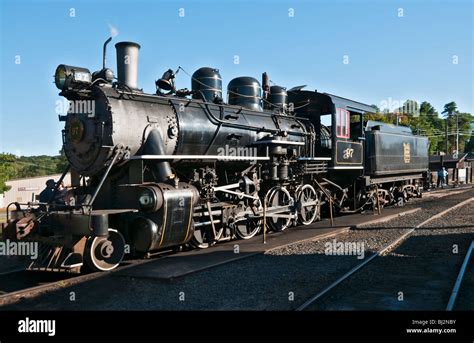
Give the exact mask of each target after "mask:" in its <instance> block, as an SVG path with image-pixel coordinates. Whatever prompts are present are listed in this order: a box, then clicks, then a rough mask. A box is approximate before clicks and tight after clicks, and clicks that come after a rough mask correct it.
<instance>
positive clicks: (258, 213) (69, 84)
mask: <svg viewBox="0 0 474 343" xmlns="http://www.w3.org/2000/svg"><path fill="white" fill-rule="evenodd" d="M109 41H110V39H109V40H108V41H107V42H106V43H105V44H104V65H103V69H102V70H100V71H97V72H94V73H91V72H90V71H89V70H88V69H85V68H78V67H72V66H67V65H60V66H58V68H57V70H56V74H55V83H56V85H57V87H58V88H59V89H60V90H61V93H60V95H62V96H64V97H65V98H66V99H68V100H69V101H70V103H71V104H72V106H71V107H70V108H71V109H72V110H70V111H69V112H68V113H67V115H64V116H60V118H59V119H60V120H61V121H64V122H65V128H64V130H63V131H62V137H63V149H64V152H65V154H66V156H67V159H68V160H69V162H70V168H68V170H66V171H65V172H64V174H63V177H64V176H65V175H66V173H67V172H69V171H70V173H71V180H72V188H71V189H70V190H69V191H68V192H67V193H66V194H65V195H64V198H63V199H62V201H50V202H46V203H36V204H32V203H30V204H28V207H27V208H21V204H15V205H16V208H15V210H13V211H9V221H8V223H7V224H6V225H5V227H4V236H5V237H6V238H10V239H16V240H28V241H35V242H39V243H40V244H41V247H42V248H41V254H40V257H39V258H38V259H37V260H35V261H33V262H32V263H31V264H30V265H29V269H36V270H38V269H40V270H52V271H79V270H80V269H81V267H82V266H83V265H84V266H87V267H89V268H92V269H93V270H101V271H107V270H111V269H113V268H115V267H116V266H117V265H118V264H119V263H120V262H121V261H122V259H123V258H124V255H125V254H127V253H130V254H134V255H141V256H145V255H147V254H150V253H153V252H155V251H161V250H165V249H172V248H177V247H183V246H194V247H199V248H206V247H209V246H211V245H213V244H215V243H216V242H220V241H225V240H231V239H234V238H240V239H249V238H251V237H253V236H255V235H256V234H257V233H258V232H259V231H261V230H262V228H268V229H270V230H273V231H283V230H285V229H287V228H288V227H291V226H294V225H309V224H311V223H313V222H314V221H317V220H319V219H320V216H321V213H327V214H328V215H330V216H332V215H333V214H334V215H336V214H342V213H354V212H357V211H361V210H364V209H375V208H377V209H380V208H381V207H383V206H386V205H389V204H393V203H397V204H399V205H402V204H403V202H404V201H406V200H407V199H408V198H410V197H413V196H420V195H421V191H422V187H423V183H424V178H425V177H426V175H427V171H428V141H427V139H426V138H423V137H418V136H414V135H413V134H412V132H411V131H410V130H409V129H408V128H405V127H400V126H391V125H387V124H383V123H378V122H370V121H369V122H364V113H367V112H375V109H374V108H373V107H371V106H368V105H365V104H362V103H359V102H356V101H352V100H349V99H345V98H342V97H339V96H335V95H331V94H327V93H319V92H317V91H307V90H303V88H304V87H295V88H292V89H289V90H286V89H285V88H283V87H280V86H276V85H273V86H270V84H269V79H268V76H267V74H266V73H264V74H263V77H262V85H261V84H260V83H259V82H258V81H257V80H256V79H254V78H252V77H237V78H235V79H233V80H232V81H230V83H229V84H228V87H227V92H228V98H227V103H225V102H224V100H223V97H222V79H221V76H220V74H219V71H218V70H217V69H214V68H200V69H198V70H197V71H196V72H195V73H194V74H193V75H192V78H191V80H192V89H191V90H188V89H176V87H175V83H174V78H175V75H176V72H174V71H173V70H168V71H167V72H165V73H164V74H163V76H162V78H160V79H159V80H158V81H156V87H157V91H156V94H146V93H144V92H143V91H142V90H141V89H139V87H138V84H137V71H138V52H139V49H140V46H139V45H138V44H136V43H132V42H121V43H118V44H116V51H117V69H118V71H117V72H118V77H117V79H116V80H117V81H114V79H115V78H114V74H113V72H112V71H111V70H110V69H108V68H106V66H105V50H106V45H107V43H108V42H109ZM180 69H181V68H180ZM180 69H178V71H179V70H180ZM183 72H184V70H183ZM86 109H88V110H86ZM63 177H62V178H63ZM62 178H61V180H62ZM61 180H59V182H58V184H59V183H60V181H61ZM54 191H55V192H58V189H57V187H56V189H55V190H54Z"/></svg>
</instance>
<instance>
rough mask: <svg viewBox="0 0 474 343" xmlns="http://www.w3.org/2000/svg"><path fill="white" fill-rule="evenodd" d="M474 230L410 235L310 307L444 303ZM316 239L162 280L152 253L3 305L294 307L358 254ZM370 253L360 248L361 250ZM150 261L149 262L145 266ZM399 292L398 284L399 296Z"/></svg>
mask: <svg viewBox="0 0 474 343" xmlns="http://www.w3.org/2000/svg"><path fill="white" fill-rule="evenodd" d="M473 238H474V233H473V234H471V233H460V234H454V233H453V234H439V235H438V234H436V235H427V236H411V237H409V238H408V239H407V240H406V241H405V242H403V243H402V244H401V245H400V246H399V247H398V248H396V249H395V251H394V252H393V254H390V255H387V256H383V257H381V258H379V259H376V260H374V262H373V263H371V264H369V265H368V266H367V267H365V268H363V269H362V270H360V272H359V273H357V274H356V275H354V276H353V277H352V278H350V279H349V280H346V281H345V282H344V283H342V284H341V285H339V286H338V287H337V288H336V289H334V290H333V291H331V292H330V293H329V294H328V296H327V297H326V298H324V299H323V300H321V302H319V303H318V304H317V305H316V306H314V307H313V308H312V309H315V310H318V309H323V310H443V309H444V308H445V306H446V304H447V302H448V299H449V295H450V292H451V290H452V287H453V285H454V282H455V280H456V277H457V274H458V272H459V269H460V267H461V264H462V261H463V259H464V255H465V252H466V249H467V247H468V244H469V243H470V242H471V240H472V239H473ZM317 244H318V242H312V243H310V244H309V245H308V246H307V247H306V248H305V249H306V250H304V249H303V250H304V251H303V250H301V249H300V250H299V251H292V250H291V249H289V250H287V251H286V250H285V255H272V254H266V255H262V254H259V255H255V256H253V257H251V258H245V259H241V260H238V261H235V262H231V263H226V264H224V265H220V266H216V267H213V268H210V269H206V270H202V271H199V272H196V273H193V274H190V275H187V276H183V277H179V278H174V279H168V280H163V279H160V278H154V277H153V275H152V274H150V273H153V270H157V268H158V267H159V263H160V261H164V259H162V260H157V261H155V262H150V263H149V264H146V265H142V267H143V268H142V269H141V272H140V273H142V275H140V273H138V274H135V275H134V276H133V277H132V276H127V275H120V273H115V274H114V273H112V274H108V275H106V276H105V277H103V278H99V279H96V280H91V281H88V282H85V283H82V284H78V285H73V286H69V287H68V286H65V287H63V288H61V289H57V290H54V291H51V292H49V293H46V294H42V295H40V296H37V297H35V298H31V299H21V300H19V301H18V302H17V303H15V304H11V305H8V306H4V307H1V310H294V309H296V308H297V307H298V306H300V305H301V304H302V303H303V302H305V301H306V300H307V299H309V298H310V297H311V296H313V295H315V294H316V293H318V292H319V291H321V290H322V289H324V288H325V287H326V286H328V285H329V284H330V283H332V282H333V281H335V280H336V279H337V278H339V277H340V276H341V275H343V274H344V273H346V272H347V271H348V270H350V269H351V268H352V267H354V266H355V265H357V264H359V263H360V262H361V260H359V259H357V257H356V256H347V255H342V256H341V255H325V254H324V247H322V248H321V247H319V248H318V247H317ZM454 244H457V245H458V253H457V254H454V253H453V245H454ZM217 253H218V252H215V253H214V252H212V251H209V253H208V254H207V255H208V258H211V259H212V258H218V255H214V254H217ZM286 253H287V254H286ZM371 253H373V252H371V251H366V252H365V257H366V258H367V257H369V256H370V255H371ZM190 257H191V256H189V257H187V256H183V257H181V256H176V257H175V258H176V260H175V262H176V263H184V264H185V263H192V261H190V260H189V259H190ZM152 264H155V266H153V268H150V269H147V268H145V267H146V266H147V265H149V266H151V265H152ZM132 269H134V268H131V269H130V270H132ZM137 270H138V269H137ZM471 273H472V268H471ZM71 292H74V301H72V300H71V294H72V293H71ZM399 292H403V300H401V301H400V300H399V294H400V293H399ZM472 297H473V295H472V294H471V295H470V298H469V299H467V300H465V302H470V304H471V305H469V306H470V307H468V309H473V308H474V307H473V306H472V301H473V300H472Z"/></svg>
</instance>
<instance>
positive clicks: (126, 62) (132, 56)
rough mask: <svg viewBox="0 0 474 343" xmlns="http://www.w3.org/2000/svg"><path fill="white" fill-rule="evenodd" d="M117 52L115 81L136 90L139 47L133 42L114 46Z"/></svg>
mask: <svg viewBox="0 0 474 343" xmlns="http://www.w3.org/2000/svg"><path fill="white" fill-rule="evenodd" d="M115 49H116V50H117V79H118V82H119V85H121V86H126V87H128V88H130V89H138V50H139V49H140V45H139V44H137V43H134V42H120V43H117V44H115Z"/></svg>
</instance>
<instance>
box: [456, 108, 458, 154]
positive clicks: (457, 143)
mask: <svg viewBox="0 0 474 343" xmlns="http://www.w3.org/2000/svg"><path fill="white" fill-rule="evenodd" d="M458 115H459V113H458V112H456V155H457V156H459V116H458Z"/></svg>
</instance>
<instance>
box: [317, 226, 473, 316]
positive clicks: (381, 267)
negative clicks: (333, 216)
mask: <svg viewBox="0 0 474 343" xmlns="http://www.w3.org/2000/svg"><path fill="white" fill-rule="evenodd" d="M473 239H474V230H473V232H472V233H459V234H456V233H454V234H435V235H419V236H410V237H409V238H408V239H407V240H406V241H404V242H403V243H402V244H401V245H400V246H399V247H397V248H396V249H395V250H394V251H392V253H390V254H388V255H385V256H382V257H380V258H379V259H376V260H375V261H374V263H373V264H369V265H368V266H367V267H366V268H364V269H363V270H361V271H360V272H359V273H358V274H356V275H354V276H353V277H352V278H350V279H348V280H346V281H345V282H344V283H342V284H341V285H339V286H338V287H337V288H336V289H334V290H333V292H331V295H330V296H328V297H326V298H324V299H323V300H321V301H320V302H319V303H317V304H315V305H314V306H312V307H311V309H312V310H441V311H442V310H445V308H446V305H447V303H448V301H449V297H450V295H451V291H452V288H453V286H454V283H455V281H456V278H457V276H458V273H459V270H460V268H461V265H462V263H463V260H464V257H465V255H466V252H467V249H468V248H469V245H470V243H471V241H472V240H473ZM473 265H474V262H473V261H471V263H470V266H471V268H469V269H468V270H467V271H466V274H465V278H466V280H468V282H469V284H465V283H463V285H462V286H461V292H460V293H461V295H462V298H461V297H460V298H459V299H458V302H457V303H456V304H457V306H456V307H455V309H463V310H474V292H473V291H472V289H474V288H470V287H472V285H473V283H474V276H473V274H474V267H473Z"/></svg>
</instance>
